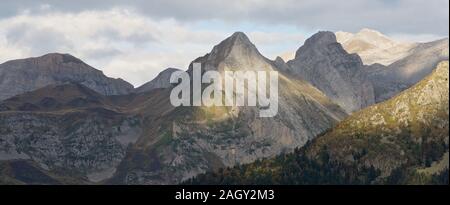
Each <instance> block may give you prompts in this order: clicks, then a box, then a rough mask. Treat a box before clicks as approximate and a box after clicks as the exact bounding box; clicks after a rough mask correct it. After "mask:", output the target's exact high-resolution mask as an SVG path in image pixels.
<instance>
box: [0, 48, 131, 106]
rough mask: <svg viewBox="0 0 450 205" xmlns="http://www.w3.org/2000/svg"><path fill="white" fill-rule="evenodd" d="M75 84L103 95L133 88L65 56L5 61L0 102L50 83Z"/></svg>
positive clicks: (1, 69) (0, 72)
mask: <svg viewBox="0 0 450 205" xmlns="http://www.w3.org/2000/svg"><path fill="white" fill-rule="evenodd" d="M63 83H78V84H82V85H85V86H86V87H88V88H90V89H92V90H94V91H97V92H98V93H101V94H103V95H120V94H127V93H129V92H131V91H132V90H133V86H132V85H131V84H129V83H127V82H125V81H124V80H122V79H113V78H108V77H106V76H105V75H103V73H102V72H101V71H99V70H97V69H95V68H92V67H91V66H89V65H87V64H85V63H83V62H82V61H81V60H79V59H77V58H75V57H73V56H71V55H68V54H47V55H44V56H41V57H37V58H28V59H21V60H13V61H8V62H5V63H3V64H1V65H0V100H4V99H7V98H9V97H12V96H14V95H17V94H21V93H24V92H28V91H32V90H35V89H38V88H42V87H45V86H47V85H51V84H63Z"/></svg>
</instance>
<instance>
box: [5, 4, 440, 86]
mask: <svg viewBox="0 0 450 205" xmlns="http://www.w3.org/2000/svg"><path fill="white" fill-rule="evenodd" d="M364 27H369V28H374V29H376V30H380V31H381V32H383V33H386V34H388V35H389V34H393V35H394V36H395V37H398V38H405V39H414V40H415V41H424V39H426V40H434V39H432V38H435V37H441V36H447V35H448V1H446V0H429V1H421V0H394V1H386V0H347V1H345V2H340V1H334V0H333V1H332V0H316V1H297V0H295V1H294V0H284V1H269V0H240V1H237V0H230V1H222V0H208V1H206V0H192V1H182V0H168V1H156V0H145V1H144V0H136V1H120V0H109V1H105V0H97V1H90V0H89V1H88V0H78V1H59V0H42V1H34V0H33V1H31V0H15V1H7V2H2V6H1V7H0V61H1V62H3V61H6V60H10V59H16V58H25V57H30V56H39V55H43V54H45V53H50V52H61V53H71V54H73V55H75V56H77V57H79V58H81V59H82V60H83V61H85V62H86V63H88V64H90V65H92V66H94V67H95V68H98V69H101V70H103V71H104V73H105V74H106V75H108V76H111V77H120V78H123V79H125V80H127V81H130V82H131V83H132V84H134V85H136V86H137V85H140V84H143V83H145V82H147V81H149V80H151V79H152V78H153V77H155V76H156V75H157V74H158V73H159V72H160V71H161V70H163V69H165V68H167V67H177V68H181V69H185V68H186V67H187V65H188V64H189V63H190V61H192V60H193V59H195V58H197V57H198V56H203V55H204V54H206V53H207V52H209V51H210V49H211V48H212V47H213V46H214V45H215V44H217V43H219V42H220V41H221V40H223V39H224V38H226V37H227V36H229V35H231V34H232V33H233V32H234V31H237V30H241V31H244V32H246V33H247V34H248V35H249V37H250V39H251V40H252V41H253V42H254V43H255V44H256V46H257V47H258V49H260V51H261V52H262V53H263V54H264V55H266V56H267V57H269V58H275V57H276V56H277V55H281V54H283V53H286V52H287V51H295V50H296V49H297V48H298V47H299V46H300V45H301V44H302V43H303V41H304V40H305V38H307V37H309V35H311V34H312V33H314V32H315V31H317V30H333V31H336V30H344V31H349V32H356V31H358V30H359V29H361V28H364Z"/></svg>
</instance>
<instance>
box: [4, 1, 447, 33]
mask: <svg viewBox="0 0 450 205" xmlns="http://www.w3.org/2000/svg"><path fill="white" fill-rule="evenodd" d="M23 5H28V7H27V8H24V6H23ZM43 5H44V6H43ZM114 7H123V8H134V9H136V11H138V12H140V13H141V14H143V15H145V16H149V17H151V18H154V19H166V18H173V19H175V20H176V21H178V22H192V21H205V20H212V19H216V20H217V19H218V20H221V21H227V22H243V21H247V22H253V23H262V24H267V25H280V24H283V25H292V26H298V27H303V28H305V29H310V30H317V29H328V30H346V31H351V32H356V31H358V30H359V29H361V28H364V27H370V28H376V29H378V30H380V31H382V32H384V33H412V34H423V33H432V34H435V35H448V23H449V19H448V14H449V1H447V0H346V1H345V2H341V1H335V0H314V1H313V0H282V1H273V0H228V1H223V0H190V1H185V0H164V1H162V0H135V1H124V0H108V1H106V0H97V1H91V0H78V1H58V0H42V1H31V0H16V1H13V2H7V3H6V5H2V8H1V9H0V11H1V12H0V13H3V14H4V15H12V14H14V12H19V11H23V10H30V11H33V12H40V11H41V10H45V9H47V10H48V9H49V8H51V9H54V10H60V11H64V12H80V11H84V10H109V9H111V8H114ZM43 8H45V9H43Z"/></svg>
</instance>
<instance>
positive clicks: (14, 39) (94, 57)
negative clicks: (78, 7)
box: [0, 8, 223, 85]
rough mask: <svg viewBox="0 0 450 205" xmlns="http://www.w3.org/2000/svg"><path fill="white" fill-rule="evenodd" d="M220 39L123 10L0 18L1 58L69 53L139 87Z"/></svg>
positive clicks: (208, 32) (194, 56)
mask: <svg viewBox="0 0 450 205" xmlns="http://www.w3.org/2000/svg"><path fill="white" fill-rule="evenodd" d="M222 37H223V35H220V34H218V33H216V32H213V31H191V30H189V29H188V28H186V27H185V26H183V25H181V24H179V23H177V22H176V21H174V20H162V21H154V20H152V19H150V18H148V17H145V16H142V15H139V14H136V13H135V12H132V11H130V10H127V9H119V8H115V9H111V10H108V11H83V12H80V13H76V14H64V13H60V12H51V13H47V14H38V15H32V14H30V13H29V12H25V13H21V14H20V15H17V16H14V17H10V18H6V19H3V20H0V61H2V62H4V61H6V60H10V59H15V58H25V57H30V56H40V55H43V54H45V53H50V52H61V53H70V54H73V55H75V56H76V57H79V58H81V59H82V60H84V61H86V62H87V63H89V64H91V65H93V66H94V67H96V68H98V69H101V70H103V71H104V72H105V74H107V75H109V76H112V77H121V78H124V79H125V80H129V81H130V82H131V83H133V84H134V85H139V84H142V83H145V82H146V81H149V80H151V79H152V78H153V77H154V76H156V75H157V74H158V72H159V71H161V70H162V69H165V68H166V67H170V66H172V67H181V68H184V67H186V66H187V64H189V62H190V61H191V60H192V59H194V58H196V57H198V56H199V55H203V54H204V53H206V52H208V51H209V48H208V47H210V46H211V45H212V44H213V43H215V42H217V41H219V40H220V39H221V38H222Z"/></svg>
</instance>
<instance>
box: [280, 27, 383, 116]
mask: <svg viewBox="0 0 450 205" xmlns="http://www.w3.org/2000/svg"><path fill="white" fill-rule="evenodd" d="M287 64H288V65H289V67H290V73H292V74H293V75H297V76H299V77H301V78H302V79H305V80H306V81H308V82H309V83H311V84H312V85H314V86H315V87H317V88H318V89H319V90H321V91H322V92H323V93H325V94H326V95H327V96H328V97H329V98H331V99H332V100H333V101H334V102H336V103H337V104H339V105H340V106H341V107H342V108H344V109H345V110H346V111H347V112H348V113H351V112H354V111H357V110H360V109H362V108H365V107H367V106H369V105H371V104H373V103H374V100H375V97H374V91H373V86H372V83H371V82H370V80H369V78H368V77H367V74H366V72H365V69H364V65H363V63H362V61H361V59H360V58H359V56H358V55H357V54H348V53H347V52H346V51H345V50H344V49H343V48H342V46H341V45H340V44H339V43H338V42H337V41H336V37H335V35H334V34H333V33H332V32H319V33H317V34H315V35H313V36H312V37H311V38H309V39H307V40H306V42H305V44H304V45H303V46H301V47H300V48H299V49H298V50H297V52H296V54H295V59H293V60H291V61H288V62H287Z"/></svg>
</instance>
